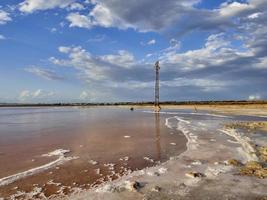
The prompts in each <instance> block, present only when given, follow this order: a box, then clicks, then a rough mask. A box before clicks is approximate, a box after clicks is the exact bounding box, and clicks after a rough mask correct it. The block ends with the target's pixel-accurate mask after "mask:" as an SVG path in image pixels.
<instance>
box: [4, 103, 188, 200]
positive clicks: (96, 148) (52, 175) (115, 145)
mask: <svg viewBox="0 0 267 200" xmlns="http://www.w3.org/2000/svg"><path fill="white" fill-rule="evenodd" d="M57 149H63V150H69V152H67V153H65V154H64V155H62V156H63V157H62V158H63V160H59V162H58V163H56V164H54V165H53V166H51V167H46V168H44V169H42V170H39V171H38V173H33V174H31V175H30V176H26V177H24V178H18V179H17V180H15V181H13V182H11V183H9V184H3V185H2V186H0V197H4V198H8V197H11V195H15V196H16V197H17V198H20V199H23V198H25V199H26V196H27V195H25V193H31V194H32V195H33V196H32V198H45V197H49V196H50V197H55V196H57V195H60V194H61V195H63V194H64V195H67V194H70V193H72V192H73V191H77V190H80V189H90V188H92V187H94V186H97V185H98V184H101V183H103V182H106V181H110V180H114V179H118V178H119V177H120V176H122V175H126V174H129V173H131V172H132V171H134V170H139V169H143V168H145V167H150V166H154V165H156V164H159V162H165V161H167V160H168V159H169V158H170V157H172V156H175V155H178V154H180V153H181V152H183V151H185V149H186V138H185V137H184V135H183V134H182V133H181V132H179V131H178V130H175V129H174V130H173V129H170V128H168V127H167V126H165V117H163V116H161V115H157V114H151V113H145V112H143V111H142V110H136V111H134V112H130V111H129V110H128V109H116V108H115V109H114V108H3V109H1V110H0V163H1V164H0V180H1V178H2V179H3V178H4V177H8V176H12V175H14V174H18V173H21V172H25V171H27V170H30V169H34V168H38V167H42V166H45V165H47V164H48V163H51V162H54V161H55V160H57V159H58V158H59V155H55V156H51V157H49V156H43V155H44V154H48V153H49V152H53V151H55V150H57ZM64 159H65V160H66V161H65V160H64ZM61 161H64V162H61ZM3 182H4V181H2V183H3ZM0 184H1V181H0ZM40 188H41V190H42V195H40V194H39V193H38V192H36V191H35V190H39V189H40ZM34 191H35V193H34Z"/></svg>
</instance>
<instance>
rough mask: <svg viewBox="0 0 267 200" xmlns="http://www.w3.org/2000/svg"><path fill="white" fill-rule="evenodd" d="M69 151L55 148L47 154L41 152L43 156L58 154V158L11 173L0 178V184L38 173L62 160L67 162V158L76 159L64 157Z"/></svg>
mask: <svg viewBox="0 0 267 200" xmlns="http://www.w3.org/2000/svg"><path fill="white" fill-rule="evenodd" d="M69 152H70V150H64V149H57V150H55V151H52V152H50V153H48V154H43V155H42V156H44V157H51V156H58V159H56V160H55V161H52V162H50V163H47V164H45V165H42V166H39V167H36V168H33V169H29V170H27V171H24V172H20V173H17V174H13V175H11V176H7V177H4V178H1V179H0V186H4V185H8V184H10V183H13V182H15V181H17V180H19V179H22V178H25V177H28V176H32V175H34V174H37V173H40V172H42V171H45V170H47V169H50V168H53V167H55V166H57V165H60V164H63V163H64V162H67V161H69V160H73V159H77V157H65V154H66V153H69Z"/></svg>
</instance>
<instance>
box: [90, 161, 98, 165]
mask: <svg viewBox="0 0 267 200" xmlns="http://www.w3.org/2000/svg"><path fill="white" fill-rule="evenodd" d="M89 163H90V164H92V165H97V164H98V162H97V161H95V160H89Z"/></svg>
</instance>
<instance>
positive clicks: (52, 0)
mask: <svg viewBox="0 0 267 200" xmlns="http://www.w3.org/2000/svg"><path fill="white" fill-rule="evenodd" d="M74 1H75V0H24V1H23V2H22V3H20V4H19V10H20V11H21V12H25V13H32V12H35V11H38V10H47V9H53V8H66V7H67V6H69V5H71V4H72V3H73V2H74Z"/></svg>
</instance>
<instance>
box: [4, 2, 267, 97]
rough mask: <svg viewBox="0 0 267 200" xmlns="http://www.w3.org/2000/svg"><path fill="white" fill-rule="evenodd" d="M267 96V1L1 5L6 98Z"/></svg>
mask: <svg viewBox="0 0 267 200" xmlns="http://www.w3.org/2000/svg"><path fill="white" fill-rule="evenodd" d="M156 60H160V64H161V72H160V73H161V74H160V75H161V77H160V78H161V100H162V101H165V100H176V101H183V100H240V99H244V100H246V99H251V100H256V99H267V89H266V88H267V1H266V0H235V1H231V0H127V1H126V0H1V1H0V102H111V101H113V102H114V101H148V100H153V95H154V92H153V88H154V73H155V72H154V66H153V65H154V63H155V61H156Z"/></svg>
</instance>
